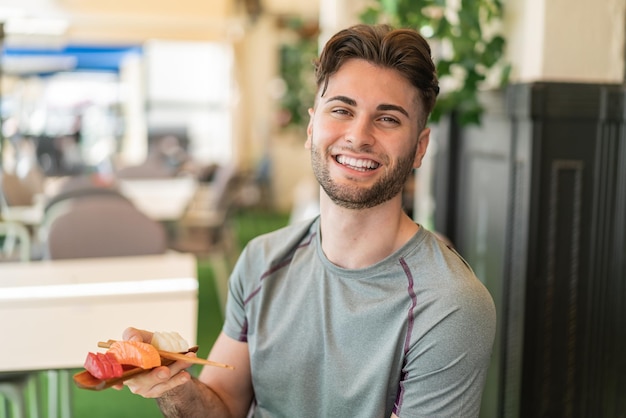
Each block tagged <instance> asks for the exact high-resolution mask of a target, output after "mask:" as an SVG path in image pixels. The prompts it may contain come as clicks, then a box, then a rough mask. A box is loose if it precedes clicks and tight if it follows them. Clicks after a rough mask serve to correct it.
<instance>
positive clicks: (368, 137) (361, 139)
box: [345, 118, 375, 149]
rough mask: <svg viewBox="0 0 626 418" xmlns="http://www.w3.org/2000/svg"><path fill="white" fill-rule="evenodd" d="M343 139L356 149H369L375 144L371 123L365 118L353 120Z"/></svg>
mask: <svg viewBox="0 0 626 418" xmlns="http://www.w3.org/2000/svg"><path fill="white" fill-rule="evenodd" d="M345 139H346V141H347V142H349V143H350V144H351V145H352V146H353V147H354V148H356V149H359V148H366V147H371V146H372V145H374V142H375V139H374V132H373V126H372V124H371V122H370V121H369V120H368V119H367V118H354V119H353V120H352V122H351V124H350V126H349V128H348V130H347V132H346V135H345Z"/></svg>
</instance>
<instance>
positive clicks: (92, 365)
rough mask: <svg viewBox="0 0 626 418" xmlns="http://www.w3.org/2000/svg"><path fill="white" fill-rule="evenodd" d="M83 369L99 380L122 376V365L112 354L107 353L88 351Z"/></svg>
mask: <svg viewBox="0 0 626 418" xmlns="http://www.w3.org/2000/svg"><path fill="white" fill-rule="evenodd" d="M85 369H86V370H87V371H88V372H89V373H90V374H91V375H92V376H93V377H95V378H98V379H101V380H107V379H113V378H116V377H120V376H122V373H123V372H124V370H123V368H122V365H121V363H120V362H118V361H117V359H116V358H115V356H114V355H112V354H109V353H89V354H87V358H86V359H85Z"/></svg>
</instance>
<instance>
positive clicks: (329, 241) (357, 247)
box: [320, 191, 418, 269]
mask: <svg viewBox="0 0 626 418" xmlns="http://www.w3.org/2000/svg"><path fill="white" fill-rule="evenodd" d="M320 195H321V196H320V214H321V217H320V219H321V233H322V249H323V250H324V254H325V255H326V257H327V258H328V259H329V260H330V261H331V262H332V263H333V264H336V265H337V266H339V267H343V268H350V269H357V268H365V267H368V266H371V265H373V264H375V263H377V262H379V261H381V260H383V259H384V258H385V257H387V256H389V255H390V254H392V253H393V252H394V251H396V250H398V249H399V248H400V247H402V245H404V244H405V243H406V242H407V241H408V240H409V239H410V238H411V237H412V236H413V235H414V234H415V233H416V232H417V230H418V226H417V225H416V224H415V222H413V220H412V219H411V218H409V216H408V215H406V213H405V212H404V211H403V209H402V202H401V196H400V195H398V196H396V197H395V198H393V199H391V200H389V201H387V202H385V203H383V204H381V205H378V206H376V207H373V208H368V209H359V210H356V209H346V208H343V207H340V206H337V205H336V204H335V203H334V202H332V201H331V200H330V199H329V198H328V196H327V195H326V194H325V193H324V192H323V191H321V193H320Z"/></svg>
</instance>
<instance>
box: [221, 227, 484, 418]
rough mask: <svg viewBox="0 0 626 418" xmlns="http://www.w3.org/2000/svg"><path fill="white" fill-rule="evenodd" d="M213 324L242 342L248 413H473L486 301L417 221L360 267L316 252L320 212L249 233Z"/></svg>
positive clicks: (290, 417) (359, 416)
mask: <svg viewBox="0 0 626 418" xmlns="http://www.w3.org/2000/svg"><path fill="white" fill-rule="evenodd" d="M229 288H230V292H229V297H228V303H227V307H226V321H225V324H224V332H225V333H226V334H227V335H229V336H230V337H232V338H234V339H236V340H239V341H246V342H247V343H248V347H249V350H250V362H251V371H252V384H253V387H254V393H255V405H254V415H253V416H254V417H272V418H279V417H285V418H296V417H297V418H307V417H356V418H368V417H371V418H387V417H389V416H390V415H391V413H392V412H395V413H396V414H397V415H398V416H399V417H400V418H405V417H406V418H409V417H410V418H416V417H462V418H467V417H474V416H477V415H478V411H479V408H480V399H481V394H482V390H483V386H484V383H485V376H486V372H487V368H488V365H489V359H490V356H491V350H492V345H493V339H494V334H495V324H496V317H495V308H494V305H493V301H492V298H491V296H490V294H489V293H488V292H487V290H486V288H485V287H484V286H483V285H482V283H481V282H480V281H479V280H478V279H477V278H476V277H475V276H474V273H473V272H472V271H471V269H470V268H469V266H468V265H467V264H466V262H465V261H464V260H463V259H462V258H461V257H460V256H459V255H458V254H457V253H456V252H455V251H453V250H451V249H450V248H448V247H447V246H446V245H445V244H444V243H442V242H441V241H440V240H439V239H437V238H436V237H435V235H434V234H432V233H430V232H429V231H427V230H426V229H424V228H423V227H420V229H419V231H418V232H417V233H416V234H415V236H414V237H412V238H411V240H409V242H407V243H406V244H405V245H404V246H403V247H402V248H400V249H399V250H398V251H396V252H395V253H393V254H391V255H390V256H389V257H387V258H386V259H384V260H382V261H380V262H379V263H377V264H375V265H372V266H370V267H367V268H364V269H358V270H349V269H343V268H340V267H337V266H336V265H334V264H332V263H331V262H329V261H328V259H327V258H326V256H325V255H324V254H323V252H322V248H321V242H320V232H319V218H315V219H314V220H312V221H306V222H302V223H299V224H295V225H292V226H288V227H286V228H283V229H280V230H278V231H275V232H272V233H270V234H267V235H264V236H261V237H258V238H256V239H254V240H252V241H251V242H250V243H249V244H248V245H247V247H246V248H245V249H244V251H243V253H242V256H241V257H240V259H239V261H238V262H237V265H236V267H235V269H234V271H233V274H232V276H231V278H230V283H229Z"/></svg>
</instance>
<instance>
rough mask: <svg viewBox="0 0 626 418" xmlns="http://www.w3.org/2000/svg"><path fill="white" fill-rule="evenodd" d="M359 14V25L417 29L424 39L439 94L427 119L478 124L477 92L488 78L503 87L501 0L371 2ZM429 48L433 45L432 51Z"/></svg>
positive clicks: (506, 68) (505, 66)
mask: <svg viewBox="0 0 626 418" xmlns="http://www.w3.org/2000/svg"><path fill="white" fill-rule="evenodd" d="M374 1H375V3H374V5H373V6H371V7H369V8H367V9H366V10H365V11H364V12H363V13H362V14H361V16H360V19H361V21H362V22H364V23H383V22H384V23H390V24H392V25H394V26H396V27H409V28H414V29H417V30H419V31H420V32H421V33H422V35H424V36H425V37H426V38H429V42H430V44H431V46H432V47H433V51H436V52H437V53H434V54H433V55H434V59H435V62H436V65H437V75H438V77H439V82H440V85H441V87H442V88H441V93H440V96H439V99H438V101H437V105H436V106H435V109H434V110H433V113H432V115H431V120H432V121H434V122H437V121H438V120H439V119H440V118H441V116H443V115H445V114H450V113H453V112H454V113H455V114H456V115H457V117H458V121H459V122H460V123H461V124H462V125H468V124H480V118H481V115H482V113H483V107H482V106H481V104H480V102H479V99H478V91H479V90H480V88H481V86H482V85H484V83H485V80H486V79H487V78H488V77H494V76H495V77H496V78H497V79H498V81H497V84H498V85H499V87H502V86H504V85H506V83H507V82H508V78H509V73H510V66H509V65H508V64H506V63H504V60H503V54H504V47H505V44H506V42H505V39H504V37H503V36H502V35H500V34H499V33H498V27H499V24H500V23H501V18H502V14H503V8H502V1H501V0H374ZM435 46H436V47H437V48H436V49H435Z"/></svg>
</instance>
